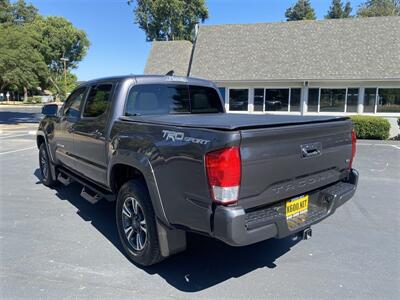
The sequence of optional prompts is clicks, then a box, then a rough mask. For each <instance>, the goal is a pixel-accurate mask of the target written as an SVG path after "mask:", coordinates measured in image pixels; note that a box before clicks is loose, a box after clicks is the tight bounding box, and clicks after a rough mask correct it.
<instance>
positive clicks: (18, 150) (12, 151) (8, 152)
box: [0, 146, 37, 155]
mask: <svg viewBox="0 0 400 300" xmlns="http://www.w3.org/2000/svg"><path fill="white" fill-rule="evenodd" d="M35 148H37V147H36V146H33V147H28V148H22V149H16V150H11V151H6V152H0V155H3V154H10V153H15V152H20V151H25V150H31V149H35Z"/></svg>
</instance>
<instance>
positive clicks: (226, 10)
mask: <svg viewBox="0 0 400 300" xmlns="http://www.w3.org/2000/svg"><path fill="white" fill-rule="evenodd" d="M27 2H32V4H33V5H34V6H36V7H37V8H38V9H39V12H40V13H41V14H42V15H45V16H49V15H56V16H62V17H64V18H66V19H68V20H69V21H71V22H72V23H73V24H74V26H75V27H77V28H79V29H83V30H85V31H86V33H87V35H88V37H89V40H90V42H91V46H90V48H89V51H88V53H87V55H86V57H85V58H84V59H83V60H82V61H81V62H80V63H79V66H78V68H77V69H75V70H73V73H75V74H76V75H77V76H78V80H89V79H94V78H98V77H105V76H113V75H125V74H143V70H144V66H145V64H146V59H147V56H148V54H149V51H150V47H151V43H150V42H146V36H145V34H144V32H143V31H142V30H141V29H139V27H138V26H137V24H135V23H134V17H133V7H132V6H128V5H127V1H126V0H31V1H29V0H27ZM206 2H207V7H208V10H209V19H208V20H206V22H205V23H204V24H203V25H213V24H232V23H259V22H281V21H285V16H284V15H285V11H286V9H287V8H288V7H290V6H291V5H293V3H294V2H295V0H206ZM361 2H362V0H352V1H351V4H352V6H353V12H355V10H356V9H357V7H358V6H359V5H360V4H361ZM311 3H312V6H313V7H314V9H315V11H316V14H317V18H318V19H323V17H324V15H325V14H326V12H327V10H328V8H329V6H330V3H331V0H311Z"/></svg>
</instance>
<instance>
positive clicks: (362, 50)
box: [145, 17, 400, 81]
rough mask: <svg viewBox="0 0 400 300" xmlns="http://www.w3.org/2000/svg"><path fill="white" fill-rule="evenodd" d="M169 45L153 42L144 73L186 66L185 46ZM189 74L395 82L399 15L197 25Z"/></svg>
mask: <svg viewBox="0 0 400 300" xmlns="http://www.w3.org/2000/svg"><path fill="white" fill-rule="evenodd" d="M173 43H177V42H173ZM173 43H172V44H171V42H156V43H154V44H153V48H152V50H151V53H150V57H149V59H148V61H147V65H146V70H145V73H149V70H151V73H158V74H160V72H161V71H162V72H164V71H165V70H167V69H168V70H170V69H171V68H175V66H179V70H183V69H185V68H186V69H188V68H189V63H190V54H189V52H190V48H191V47H190V45H189V44H187V43H188V42H187V43H186V44H184V46H183V44H182V46H180V45H179V47H178V44H176V45H175V44H173ZM179 43H182V42H179ZM172 45H174V46H172ZM180 47H182V48H184V50H178V48H180ZM178 51H182V52H184V53H185V55H181V54H180V53H181V52H178ZM177 53H178V54H177ZM185 64H186V65H185ZM177 69H178V68H177ZM162 72H161V73H162ZM190 76H196V77H202V78H207V79H211V80H215V81H246V80H248V81H269V80H271V81H286V80H390V79H394V80H399V79H400V17H377V18H351V19H339V20H320V21H296V22H281V23H258V24H242V25H211V26H201V27H200V28H199V32H198V36H197V40H196V43H195V46H194V52H193V57H192V63H191V66H190Z"/></svg>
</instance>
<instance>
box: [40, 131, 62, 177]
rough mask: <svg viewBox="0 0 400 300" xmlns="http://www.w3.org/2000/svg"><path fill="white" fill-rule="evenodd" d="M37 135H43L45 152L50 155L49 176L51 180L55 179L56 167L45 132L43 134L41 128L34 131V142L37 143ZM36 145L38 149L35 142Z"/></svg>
mask: <svg viewBox="0 0 400 300" xmlns="http://www.w3.org/2000/svg"><path fill="white" fill-rule="evenodd" d="M39 136H41V137H43V140H44V144H45V145H46V149H47V154H48V155H49V157H50V164H49V165H50V174H51V178H52V179H53V180H57V175H56V167H55V166H54V158H53V155H52V153H51V150H50V148H49V143H48V141H47V136H46V134H45V133H44V132H43V131H42V130H38V131H37V132H36V144H37V138H38V137H39ZM37 146H38V149H39V144H37Z"/></svg>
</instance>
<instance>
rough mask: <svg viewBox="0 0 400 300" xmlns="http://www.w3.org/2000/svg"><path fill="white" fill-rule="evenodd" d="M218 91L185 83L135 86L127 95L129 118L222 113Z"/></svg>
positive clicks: (126, 111) (126, 113) (126, 110)
mask: <svg viewBox="0 0 400 300" xmlns="http://www.w3.org/2000/svg"><path fill="white" fill-rule="evenodd" d="M222 111H223V108H222V104H221V100H220V98H219V95H218V93H217V91H216V90H214V89H212V88H207V87H200V86H187V85H184V84H146V85H136V86H134V87H133V88H132V89H131V90H130V92H129V95H128V99H127V102H126V107H125V115H126V116H135V115H166V114H182V113H186V114H187V113H215V112H222Z"/></svg>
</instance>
